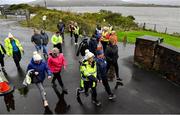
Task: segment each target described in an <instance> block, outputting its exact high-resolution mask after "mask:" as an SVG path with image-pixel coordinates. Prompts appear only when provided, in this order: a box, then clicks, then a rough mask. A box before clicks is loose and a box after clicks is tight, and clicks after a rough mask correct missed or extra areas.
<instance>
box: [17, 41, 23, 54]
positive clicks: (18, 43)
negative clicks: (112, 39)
mask: <svg viewBox="0 0 180 115" xmlns="http://www.w3.org/2000/svg"><path fill="white" fill-rule="evenodd" d="M16 42H17V43H16V45H18V47H19V49H20V50H21V51H22V52H23V51H24V49H23V46H22V44H21V43H20V42H19V40H18V39H16Z"/></svg>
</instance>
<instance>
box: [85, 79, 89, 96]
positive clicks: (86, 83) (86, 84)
mask: <svg viewBox="0 0 180 115" xmlns="http://www.w3.org/2000/svg"><path fill="white" fill-rule="evenodd" d="M89 88H90V87H89V81H84V93H85V95H86V96H88V95H89V92H88V91H89Z"/></svg>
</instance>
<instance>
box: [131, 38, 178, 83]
mask: <svg viewBox="0 0 180 115" xmlns="http://www.w3.org/2000/svg"><path fill="white" fill-rule="evenodd" d="M162 42H163V39H162V38H158V37H153V36H142V37H138V38H136V47H135V53H134V62H135V64H138V65H140V66H143V67H144V68H147V69H149V70H156V71H159V72H160V73H161V74H163V76H166V77H167V78H168V79H170V80H172V81H175V82H178V83H180V50H179V49H176V48H174V47H170V46H168V45H165V44H163V43H162Z"/></svg>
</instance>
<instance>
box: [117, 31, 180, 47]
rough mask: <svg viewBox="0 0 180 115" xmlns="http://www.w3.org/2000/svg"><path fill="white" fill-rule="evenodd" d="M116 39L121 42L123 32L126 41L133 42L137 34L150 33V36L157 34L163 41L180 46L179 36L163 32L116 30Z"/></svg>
mask: <svg viewBox="0 0 180 115" xmlns="http://www.w3.org/2000/svg"><path fill="white" fill-rule="evenodd" d="M117 34H118V39H119V41H120V42H121V41H122V39H123V37H124V36H125V34H126V35H127V41H128V43H135V41H136V38H137V37H139V36H144V35H150V36H157V37H161V38H164V43H165V44H168V45H171V46H174V47H176V48H180V37H174V36H171V35H167V34H163V33H157V32H151V31H129V32H120V31H119V32H118V33H117Z"/></svg>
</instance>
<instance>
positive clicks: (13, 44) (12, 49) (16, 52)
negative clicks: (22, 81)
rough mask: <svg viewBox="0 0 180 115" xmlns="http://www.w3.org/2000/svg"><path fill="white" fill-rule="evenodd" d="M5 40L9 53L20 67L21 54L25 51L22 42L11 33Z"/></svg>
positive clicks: (18, 67)
mask: <svg viewBox="0 0 180 115" xmlns="http://www.w3.org/2000/svg"><path fill="white" fill-rule="evenodd" d="M4 42H5V49H6V53H7V55H8V56H12V57H13V59H14V62H15V64H16V67H17V69H20V64H19V62H20V60H21V54H22V53H23V52H24V50H23V47H22V45H21V43H20V42H19V40H18V39H16V38H15V37H14V36H13V35H12V34H11V33H9V34H8V37H7V38H6V39H5V40H4Z"/></svg>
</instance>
